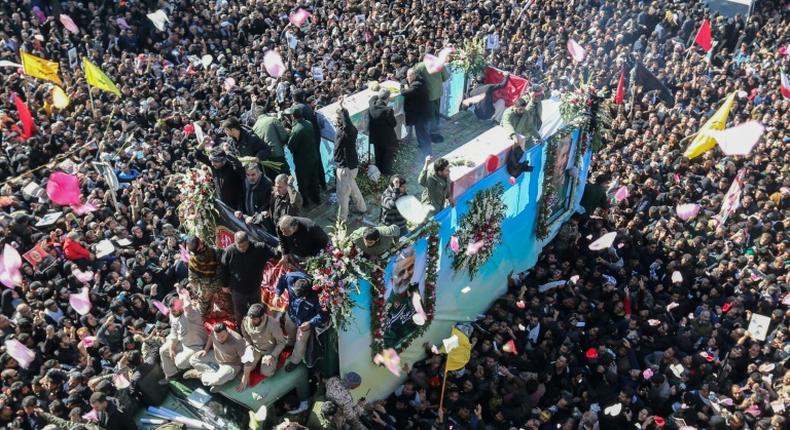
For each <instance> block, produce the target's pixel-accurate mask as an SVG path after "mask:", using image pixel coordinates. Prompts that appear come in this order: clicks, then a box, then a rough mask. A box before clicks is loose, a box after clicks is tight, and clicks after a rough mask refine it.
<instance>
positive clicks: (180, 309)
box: [159, 297, 207, 385]
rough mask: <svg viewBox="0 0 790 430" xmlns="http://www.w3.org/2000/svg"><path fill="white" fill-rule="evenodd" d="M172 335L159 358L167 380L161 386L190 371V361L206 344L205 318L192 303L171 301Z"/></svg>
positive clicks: (166, 340) (161, 382)
mask: <svg viewBox="0 0 790 430" xmlns="http://www.w3.org/2000/svg"><path fill="white" fill-rule="evenodd" d="M168 308H169V309H170V314H169V315H168V319H169V320H170V333H169V334H168V335H167V338H165V343H163V344H162V346H161V347H160V348H159V358H160V359H161V363H162V371H163V372H164V374H165V378H164V379H162V380H160V381H159V382H160V384H162V385H164V384H167V382H168V381H169V380H171V379H172V378H173V377H175V376H176V374H178V371H179V370H186V369H189V367H190V364H189V359H190V358H192V356H193V355H194V354H195V353H196V352H198V351H200V349H201V348H202V347H203V346H204V345H205V344H206V337H207V336H206V330H205V329H204V328H203V318H202V317H201V316H200V312H198V310H197V309H195V307H194V305H193V304H192V303H186V304H185V303H184V302H183V301H182V300H181V299H180V298H178V297H173V298H171V299H170V302H169V306H168Z"/></svg>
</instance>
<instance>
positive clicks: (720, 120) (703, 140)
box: [683, 92, 735, 160]
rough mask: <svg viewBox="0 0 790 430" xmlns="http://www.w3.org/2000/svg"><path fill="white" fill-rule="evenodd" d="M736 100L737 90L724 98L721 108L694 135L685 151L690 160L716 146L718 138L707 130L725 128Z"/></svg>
mask: <svg viewBox="0 0 790 430" xmlns="http://www.w3.org/2000/svg"><path fill="white" fill-rule="evenodd" d="M734 102H735V92H733V93H732V94H730V95H729V96H728V97H727V99H726V100H724V104H722V105H721V107H720V108H719V110H717V111H716V113H714V114H713V116H711V117H710V118H708V120H707V121H705V124H704V125H703V126H702V128H700V129H699V132H697V135H696V136H694V139H693V140H692V141H691V144H690V145H689V146H688V148H686V152H684V153H683V155H684V156H685V157H686V158H688V159H689V160H690V159H692V158H695V157H699V156H700V155H701V154H702V153H704V152H705V151H707V150H709V149H711V148H713V147H714V146H716V139H714V138H712V137H710V135H708V134H707V132H708V131H710V130H724V127H725V126H726V125H727V118H728V117H729V116H730V109H732V104H733V103H734Z"/></svg>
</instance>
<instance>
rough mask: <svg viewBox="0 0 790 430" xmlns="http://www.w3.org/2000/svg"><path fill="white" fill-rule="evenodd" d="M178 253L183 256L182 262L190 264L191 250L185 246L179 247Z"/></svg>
mask: <svg viewBox="0 0 790 430" xmlns="http://www.w3.org/2000/svg"><path fill="white" fill-rule="evenodd" d="M178 252H179V253H180V254H181V261H183V262H184V263H189V250H188V249H186V248H185V247H184V245H178Z"/></svg>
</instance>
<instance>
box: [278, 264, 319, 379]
mask: <svg viewBox="0 0 790 430" xmlns="http://www.w3.org/2000/svg"><path fill="white" fill-rule="evenodd" d="M286 289H287V290H288V318H286V320H285V332H286V333H287V334H288V343H289V344H292V345H293V346H294V349H293V353H291V356H290V357H289V358H288V364H287V365H286V366H285V371H286V372H290V371H292V370H294V369H295V368H296V366H297V365H299V363H301V362H302V359H303V358H304V355H305V351H306V349H307V341H308V340H309V339H310V335H311V334H312V333H311V331H312V330H315V329H317V328H321V327H323V326H325V325H326V323H327V322H328V321H329V315H328V314H327V312H326V310H325V309H323V308H322V307H321V305H320V304H319V302H318V295H317V294H316V292H315V291H313V289H312V286H311V283H310V279H309V278H308V277H307V274H305V273H304V272H289V273H286V274H285V275H283V276H281V277H280V279H279V281H277V295H276V296H275V299H274V303H273V305H274V306H278V303H279V298H280V296H281V295H282V294H283V292H284V291H285V290H286Z"/></svg>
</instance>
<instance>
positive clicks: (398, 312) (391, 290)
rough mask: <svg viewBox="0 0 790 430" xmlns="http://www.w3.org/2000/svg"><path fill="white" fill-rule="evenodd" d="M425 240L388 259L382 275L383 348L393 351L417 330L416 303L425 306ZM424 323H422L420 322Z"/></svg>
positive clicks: (426, 241)
mask: <svg viewBox="0 0 790 430" xmlns="http://www.w3.org/2000/svg"><path fill="white" fill-rule="evenodd" d="M427 250H428V240H427V239H419V240H418V241H417V242H415V243H414V244H413V245H411V246H409V247H406V248H404V249H402V250H400V251H399V252H398V253H397V254H395V255H394V256H392V257H391V258H390V261H389V263H388V264H387V268H386V270H385V272H384V282H385V291H384V299H385V300H384V303H385V304H384V306H385V307H386V310H385V312H386V313H387V321H386V322H385V324H384V326H383V330H382V331H383V333H384V347H385V348H396V347H398V345H400V343H401V342H403V340H404V339H405V338H407V337H408V335H409V334H410V333H413V332H414V330H416V328H417V324H416V323H415V319H416V320H417V322H420V321H419V318H420V317H419V316H417V317H415V314H416V313H417V310H416V309H415V306H414V304H415V302H419V304H420V305H423V306H424V304H425V301H424V297H425V265H426V261H427V258H426V257H427ZM422 323H424V321H422Z"/></svg>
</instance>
